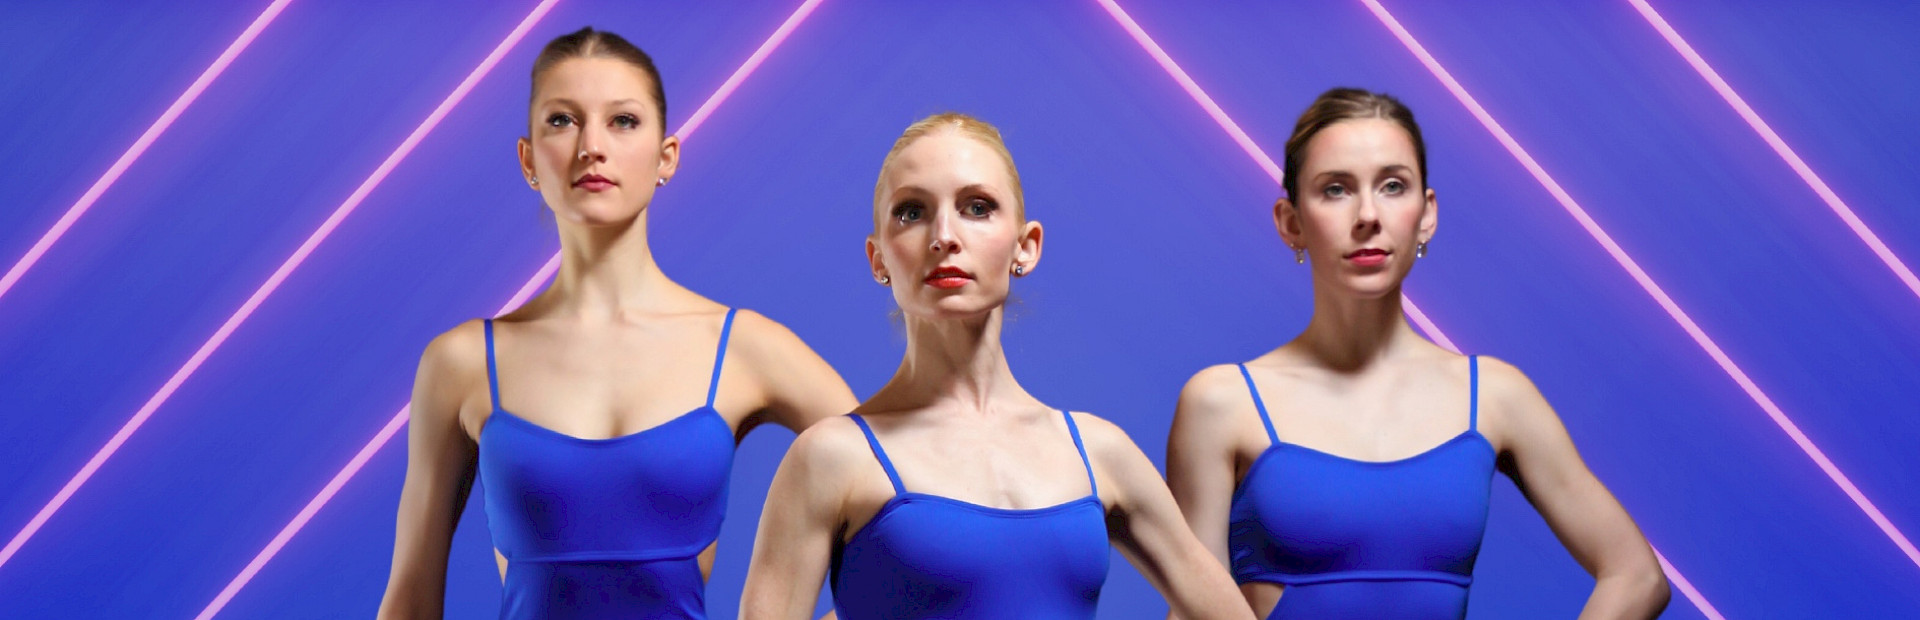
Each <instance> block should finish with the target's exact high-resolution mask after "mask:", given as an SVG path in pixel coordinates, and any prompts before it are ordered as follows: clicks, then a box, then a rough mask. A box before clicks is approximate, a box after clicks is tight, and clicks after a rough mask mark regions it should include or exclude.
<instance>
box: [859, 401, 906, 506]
mask: <svg viewBox="0 0 1920 620" xmlns="http://www.w3.org/2000/svg"><path fill="white" fill-rule="evenodd" d="M847 417H849V418H853V423H854V424H858V425H860V432H862V433H866V434H867V445H868V446H872V447H873V458H876V459H879V460H880V468H881V469H884V470H887V479H888V480H891V481H893V492H894V494H896V495H897V494H901V493H906V492H907V487H906V485H903V484H900V472H897V471H894V469H893V461H890V460H887V451H886V450H882V449H880V438H879V437H875V436H873V427H870V426H867V419H866V418H862V417H860V414H858V413H849V414H847Z"/></svg>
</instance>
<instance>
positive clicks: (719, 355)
mask: <svg viewBox="0 0 1920 620" xmlns="http://www.w3.org/2000/svg"><path fill="white" fill-rule="evenodd" d="M735 312H739V309H738V308H727V321H726V322H725V323H722V324H720V350H719V351H718V352H716V353H714V354H713V381H712V382H711V383H708V384H707V408H708V409H712V408H713V397H714V396H717V395H719V394H720V367H721V364H723V363H725V362H726V361H727V337H728V336H729V335H732V334H733V313H735Z"/></svg>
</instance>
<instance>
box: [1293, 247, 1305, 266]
mask: <svg viewBox="0 0 1920 620" xmlns="http://www.w3.org/2000/svg"><path fill="white" fill-rule="evenodd" d="M1293 262H1294V263H1295V264H1300V265H1305V264H1307V249H1306V248H1305V247H1301V246H1294V247H1293Z"/></svg>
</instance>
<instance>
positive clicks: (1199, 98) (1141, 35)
mask: <svg viewBox="0 0 1920 620" xmlns="http://www.w3.org/2000/svg"><path fill="white" fill-rule="evenodd" d="M1097 1H1098V2H1099V3H1100V6H1101V7H1104V8H1106V10H1107V14H1108V15H1111V16H1113V19H1114V21H1117V22H1119V23H1120V28H1121V29H1123V30H1126V31H1127V34H1128V35H1131V36H1132V37H1133V40H1134V42H1136V43H1139V44H1140V47H1141V48H1143V49H1145V50H1146V51H1147V55H1149V56H1152V57H1153V60H1154V62H1157V63H1160V68H1161V69H1164V70H1166V72H1167V75H1169V76H1172V77H1173V81H1175V82H1178V83H1179V84H1180V88H1181V90H1185V91H1187V96H1189V97H1192V98H1193V101H1194V103H1198V104H1200V107H1201V108H1202V109H1204V110H1206V111H1207V116H1210V117H1213V122H1214V123H1216V124H1218V125H1220V128H1221V129H1224V130H1226V132H1227V136H1229V137H1231V138H1233V143H1234V144H1238V145H1240V150H1242V151H1246V153H1247V156H1248V157H1252V158H1253V163H1254V164H1256V165H1258V166H1260V170H1262V171H1264V172H1266V173H1267V176H1268V177H1271V178H1273V183H1274V184H1275V185H1280V186H1282V187H1285V186H1286V173H1285V172H1284V171H1282V170H1281V169H1280V166H1279V165H1277V164H1275V163H1273V158H1272V157H1268V156H1267V152H1266V151H1264V150H1261V148H1260V145H1258V144H1255V143H1254V141H1253V138H1252V137H1250V136H1248V135H1247V132H1245V131H1242V130H1241V129H1240V124H1239V123H1236V122H1234V121H1233V118H1232V117H1230V116H1227V111H1226V110H1225V109H1222V108H1221V107H1220V104H1217V103H1214V101H1213V97H1211V96H1208V95H1207V91H1206V90H1205V89H1202V88H1200V84H1199V83H1198V82H1195V81H1193V78H1192V77H1191V76H1189V75H1187V71H1186V70H1185V69H1182V68H1180V63H1177V62H1174V61H1173V57H1172V56H1169V55H1167V51H1166V50H1164V49H1161V48H1160V44H1159V43H1156V42H1154V40H1153V37H1151V36H1148V35H1147V31H1146V30H1145V29H1143V28H1141V27H1140V24H1139V23H1138V22H1135V21H1133V16H1131V15H1128V14H1127V12H1126V10H1124V9H1121V8H1120V5H1119V4H1118V3H1116V2H1114V0H1097ZM1400 299H1401V301H1402V302H1403V303H1404V306H1405V312H1406V314H1407V316H1408V317H1410V318H1412V319H1413V323H1414V325H1416V326H1418V327H1419V328H1420V331H1423V332H1426V334H1427V337H1428V338H1431V339H1433V342H1434V344H1438V345H1440V346H1441V347H1442V348H1444V349H1446V350H1448V351H1453V352H1455V353H1459V352H1460V348H1459V347H1456V346H1454V344H1453V341H1452V340H1450V339H1448V338H1447V336H1446V334H1443V333H1441V332H1440V329H1439V328H1438V327H1436V326H1434V324H1433V321H1432V320H1431V319H1428V318H1427V314H1426V313H1425V312H1421V311H1420V306H1418V305H1415V304H1414V303H1413V298H1412V297H1408V296H1406V295H1401V296H1400Z"/></svg>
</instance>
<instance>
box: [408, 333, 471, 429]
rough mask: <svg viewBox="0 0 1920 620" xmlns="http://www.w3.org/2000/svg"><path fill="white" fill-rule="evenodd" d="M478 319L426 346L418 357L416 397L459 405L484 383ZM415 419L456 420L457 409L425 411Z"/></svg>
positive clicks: (421, 410) (415, 381)
mask: <svg viewBox="0 0 1920 620" xmlns="http://www.w3.org/2000/svg"><path fill="white" fill-rule="evenodd" d="M485 330H486V326H485V324H484V322H483V321H482V320H481V319H472V320H469V321H466V322H463V323H461V324H459V325H456V326H454V327H453V329H449V330H447V331H445V332H441V333H440V335H438V336H434V337H433V340H431V341H428V342H427V347H426V350H424V351H422V352H421V353H420V366H419V369H418V370H417V371H415V372H416V375H415V377H414V385H415V392H416V395H417V396H426V397H429V398H432V399H434V400H437V401H440V402H454V403H457V402H459V401H460V397H461V396H463V395H465V394H467V393H468V392H469V391H470V390H472V389H474V388H475V387H476V386H477V385H479V384H481V383H483V382H485V381H486V380H487V336H486V331H485ZM412 413H413V415H415V416H439V415H444V416H458V415H459V413H460V408H459V407H457V406H455V407H424V408H416V410H415V411H413V412H412Z"/></svg>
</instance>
